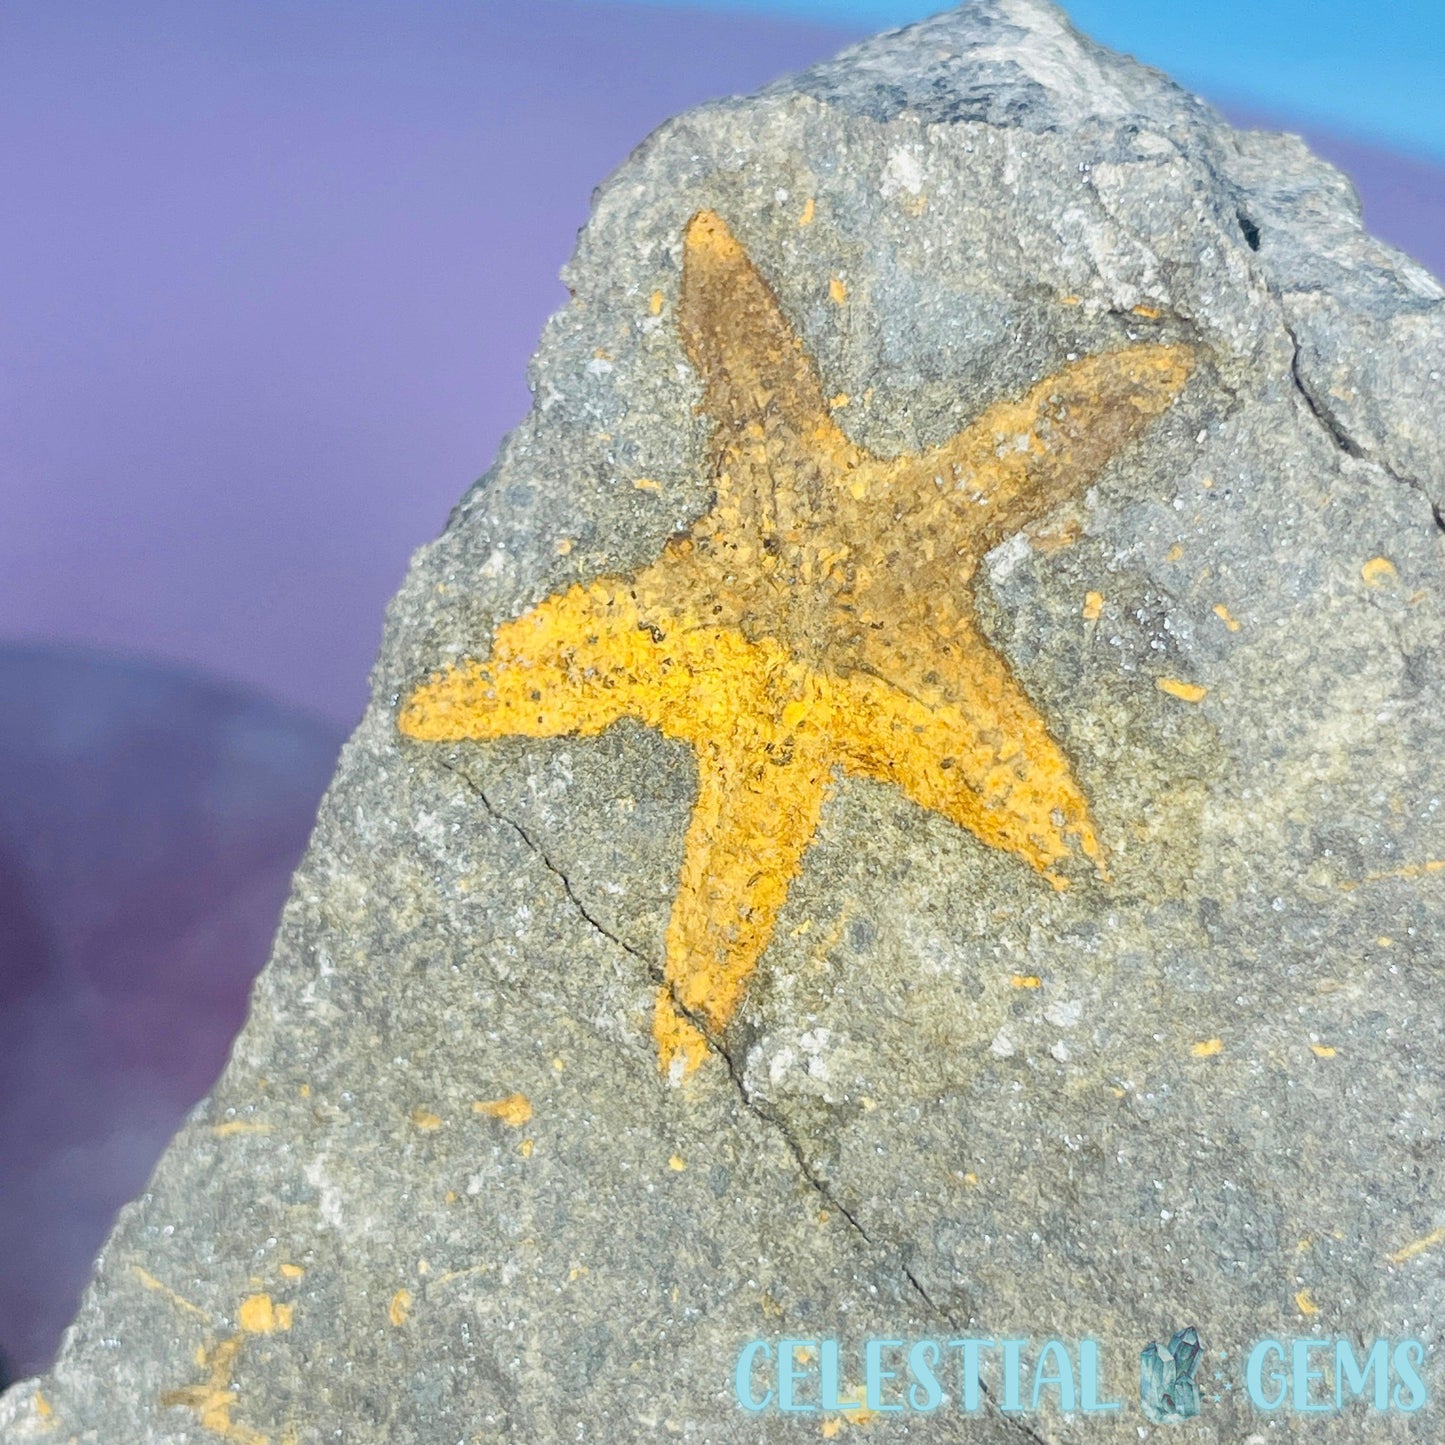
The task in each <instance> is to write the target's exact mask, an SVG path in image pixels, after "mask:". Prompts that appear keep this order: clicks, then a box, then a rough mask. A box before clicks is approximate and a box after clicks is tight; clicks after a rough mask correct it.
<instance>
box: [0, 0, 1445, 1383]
mask: <svg viewBox="0 0 1445 1445" xmlns="http://www.w3.org/2000/svg"><path fill="white" fill-rule="evenodd" d="M851 38H853V37H852V36H850V35H848V34H846V33H844V32H840V31H830V30H825V29H822V28H817V27H810V26H806V25H802V24H794V23H787V22H783V21H776V20H769V19H766V18H763V17H760V16H747V15H742V14H736V13H734V14H731V15H726V16H724V15H715V14H709V13H706V12H704V11H686V10H668V9H656V8H651V7H629V6H623V5H585V4H580V3H575V4H573V3H568V4H563V3H536V0H532V3H525V0H492V3H485V4H483V3H478V0H416V3H410V4H406V5H398V4H396V3H394V0H386V3H378V0H351V3H348V4H347V5H345V6H344V7H341V6H339V5H337V4H334V3H314V4H304V5H303V4H301V3H299V0H248V3H247V4H246V5H244V6H229V7H228V6H220V5H197V4H195V3H194V0H171V3H166V0H137V3H132V4H128V5H124V6H117V5H114V4H113V3H111V0H103V3H102V0H63V3H59V0H9V3H7V4H6V6H5V7H4V10H3V12H0V134H3V136H4V145H3V146H0V194H3V195H4V197H5V205H4V207H3V210H0V505H3V515H4V517H5V525H4V527H3V529H0V1241H3V1245H4V1247H3V1248H0V1354H4V1355H6V1356H8V1358H9V1360H10V1363H11V1365H12V1366H14V1367H15V1368H17V1369H18V1370H19V1371H20V1372H22V1373H24V1372H29V1371H32V1370H35V1369H38V1368H40V1367H42V1366H43V1365H44V1364H45V1363H46V1361H47V1360H48V1358H49V1357H50V1355H51V1353H52V1352H53V1350H54V1348H55V1346H56V1343H57V1341H58V1335H59V1331H60V1329H61V1328H62V1327H63V1325H64V1324H65V1323H66V1321H67V1320H68V1318H69V1316H70V1313H71V1312H72V1310H73V1308H74V1304H75V1300H76V1296H77V1294H78V1292H79V1289H80V1288H81V1286H82V1285H83V1283H84V1280H85V1277H86V1274H87V1273H88V1270H89V1263H90V1258H91V1256H92V1255H93V1253H94V1251H95V1249H96V1247H97V1246H98V1245H99V1243H100V1241H101V1240H102V1238H103V1237H104V1234H105V1231H106V1229H107V1227H108V1224H109V1221H110V1218H111V1216H112V1214H113V1212H114V1210H115V1208H116V1207H117V1205H118V1204H119V1203H120V1202H121V1201H123V1200H124V1199H126V1198H128V1197H130V1196H131V1195H133V1194H134V1193H136V1192H138V1191H139V1189H140V1188H141V1187H143V1184H144V1180H145V1177H146V1174H147V1173H148V1171H149V1169H150V1167H151V1165H152V1164H153V1162H154V1159H155V1157H156V1155H157V1153H158V1152H159V1149H160V1148H161V1146H162V1145H163V1143H164V1141H165V1139H166V1138H167V1137H168V1135H169V1134H170V1132H171V1131H172V1130H173V1129H174V1128H175V1126H176V1124H177V1123H178V1122H179V1120H180V1118H181V1116H182V1114H183V1113H184V1111H185V1109H186V1108H187V1107H189V1105H190V1104H191V1103H193V1102H194V1101H195V1100H196V1099H197V1098H198V1097H199V1096H200V1095H201V1094H202V1093H203V1092H204V1091H205V1089H206V1088H207V1087H208V1086H209V1084H210V1082H211V1081H212V1079H213V1078H214V1076H215V1074H216V1072H217V1070H218V1069H219V1067H220V1066H221V1063H222V1061H223V1060H224V1057H225V1051H226V1048H227V1046H228V1044H229V1041H230V1039H231V1037H232V1035H233V1033H234V1031H235V1029H236V1027H237V1026H238V1025H239V1023H240V1020H241V1018H242V1016H243V1013H244V1000H245V994H246V989H247V987H248V985H249V982H250V979H251V977H252V975H253V974H254V972H255V970H256V969H257V968H258V967H259V966H260V964H261V962H262V961H263V960H264V957H265V953H266V950H267V947H268V944H269V938H270V933H271V931H272V929H273V927H274V923H275V918H276V914H277V911H278V909H279V906H280V902H281V900H282V898H283V897H284V895H285V891H286V879H287V875H288V873H289V870H290V868H291V867H292V866H293V865H294V862H295V859H296V857H297V856H298V854H299V851H300V848H301V846H302V844H303V842H304V839H305V835H306V832H307V829H308V828H309V826H310V820H311V817H312V815H313V813H314V809H315V805H316V801H317V799H318V797H319V795H320V792H321V789H322V788H323V786H324V784H325V780H326V777H327V775H328V772H329V770H330V767H331V763H332V760H333V758H334V754H335V750H336V748H337V746H338V745H339V742H340V739H341V737H342V736H343V734H344V732H345V731H346V729H347V728H348V727H349V726H350V725H351V724H352V722H353V721H354V720H355V718H356V717H357V715H358V713H359V711H360V709H361V707H362V704H363V702H364V699H365V694H366V674H367V669H368V667H369V665H370V662H371V659H372V656H373V654H374V653H375V650H376V646H377V642H378V638H379V636H380V627H381V617H382V609H383V606H384V604H385V602H386V600H387V598H388V597H389V596H390V595H391V593H392V592H393V591H394V590H395V589H396V587H397V585H398V583H399V582H400V580H401V577H402V573H403V571H404V569H405V566H406V562H407V557H408V554H409V552H410V551H411V549H412V548H413V547H415V546H416V545H418V544H419V543H421V542H423V541H426V540H427V539H428V538H430V537H432V536H434V535H435V534H436V533H437V532H438V531H439V530H440V528H441V526H442V524H443V522H444V521H445V518H446V514H447V511H448V509H449V508H450V506H451V505H452V504H453V502H455V501H456V499H457V498H458V497H459V496H460V495H461V494H462V492H463V491H464V490H465V488H466V487H467V486H468V484H469V483H470V482H471V481H472V480H473V478H474V477H475V476H476V475H477V474H478V473H479V472H480V471H482V470H483V469H484V468H485V466H486V465H487V463H488V461H489V459H490V457H491V455H492V453H493V452H494V450H495V448H496V445H497V443H498V441H499V439H500V438H501V436H502V434H503V432H504V431H505V430H506V428H508V427H509V426H511V425H513V424H514V423H515V422H516V421H518V420H519V419H520V418H521V416H522V414H523V412H524V410H525V408H526V406H527V403H528V397H527V393H526V388H525V381H524V372H525V365H526V360H527V357H528V355H529V353H530V352H531V350H532V347H533V345H534V343H535V341H536V338H537V335H538V333H539V332H540V330H541V327H542V323H543V320H544V319H545V317H546V315H547V313H548V312H549V311H551V310H552V309H553V308H554V307H555V306H556V305H558V304H559V303H560V301H561V300H562V299H563V295H564V293H563V291H562V288H561V286H560V284H559V282H558V281H557V271H558V268H559V267H560V266H561V264H562V262H563V261H564V259H565V258H566V256H567V254H568V252H569V250H570V248H571V245H572V240H573V236H574V233H575V231H576V229H577V227H578V226H579V225H581V223H582V221H583V220H584V219H585V216H586V213H587V205H588V197H589V193H590V191H591V189H592V187H593V186H594V185H595V184H596V183H597V182H598V181H599V180H600V179H601V178H602V177H603V176H605V175H606V174H607V173H608V172H610V171H611V170H612V169H614V168H615V167H616V166H617V165H618V164H619V163H620V162H621V161H622V160H623V159H624V157H625V156H626V155H627V153H628V151H629V150H630V149H631V148H632V147H633V146H634V145H635V144H636V143H637V142H638V141H640V140H641V139H642V137H643V136H644V135H645V134H646V133H647V132H648V131H649V130H650V129H651V128H652V127H653V126H654V125H656V124H657V123H659V122H660V121H662V120H663V119H665V118H666V117H667V116H669V115H671V114H673V113H675V112H676V111H678V110H680V109H682V108H684V107H686V106H688V105H691V104H694V103H696V102H698V101H701V100H704V99H707V98H709V97H711V96H716V95H721V94H724V93H727V92H731V91H742V90H751V89H753V88H755V87H756V86H758V85H759V84H761V83H763V82H764V81H767V80H769V79H772V78H773V77H775V76H776V75H778V74H781V73H783V72H785V71H788V70H792V69H796V68H798V67H800V66H802V65H805V64H807V63H809V62H811V61H813V60H815V59H818V58H821V57H822V56H824V55H826V54H828V53H830V52H832V51H833V50H835V49H837V48H838V46H839V45H840V44H842V43H844V42H846V41H847V40H849V39H851ZM1253 119H1255V120H1256V121H1258V117H1254V118H1253ZM1263 123H1266V124H1276V125H1279V124H1284V125H1286V126H1287V121H1281V120H1280V118H1274V119H1273V120H1266V121H1264V122H1263ZM1309 139H1310V140H1311V141H1312V142H1313V143H1314V145H1315V146H1316V148H1317V149H1318V150H1319V151H1321V152H1322V153H1323V154H1325V155H1326V156H1328V157H1330V158H1331V159H1333V160H1335V161H1336V163H1337V164H1340V165H1342V166H1343V167H1344V168H1345V169H1346V170H1348V171H1349V172H1350V174H1351V175H1352V176H1353V177H1354V179H1355V181H1356V184H1357V185H1358V187H1359V189H1360V191H1361V193H1362V195H1363V198H1364V202H1365V208H1366V216H1367V219H1368V221H1369V223H1370V225H1371V226H1372V228H1373V229H1374V230H1375V231H1376V232H1378V233H1379V234H1381V235H1383V236H1385V237H1386V238H1387V239H1390V240H1392V241H1394V242H1395V243H1396V244H1397V245H1399V246H1401V247H1402V248H1403V249H1405V250H1406V251H1408V252H1410V253H1411V254H1412V255H1414V256H1415V257H1416V258H1417V259H1419V260H1421V261H1423V262H1425V263H1426V264H1427V265H1428V266H1430V267H1431V268H1432V269H1433V270H1435V272H1436V273H1437V274H1442V273H1445V171H1442V170H1440V169H1438V168H1436V167H1434V166H1432V165H1430V164H1428V163H1425V162H1422V161H1418V160H1410V159H1406V158H1403V157H1400V156H1397V155H1393V154H1391V153H1389V152H1387V151H1385V150H1381V149H1377V148H1373V147H1371V146H1369V145H1368V144H1364V143H1361V142H1359V141H1346V140H1342V139H1338V138H1335V137H1330V136H1324V135H1318V134H1313V133H1310V134H1309ZM144 658H150V659H157V661H143V660H138V659H144Z"/></svg>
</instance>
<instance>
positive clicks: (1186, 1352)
mask: <svg viewBox="0 0 1445 1445" xmlns="http://www.w3.org/2000/svg"><path fill="white" fill-rule="evenodd" d="M1201 1353H1202V1348H1201V1346H1200V1343H1199V1331H1198V1330H1196V1329H1195V1328H1194V1326H1193V1325H1190V1326H1189V1327H1188V1328H1187V1329H1182V1330H1176V1331H1175V1332H1174V1333H1173V1335H1171V1336H1170V1338H1169V1344H1168V1345H1167V1346H1166V1347H1165V1348H1164V1349H1162V1350H1161V1349H1160V1348H1159V1346H1158V1345H1157V1344H1156V1343H1155V1342H1154V1341H1153V1340H1151V1341H1150V1342H1149V1344H1148V1345H1147V1346H1145V1348H1144V1349H1143V1350H1142V1351H1141V1352H1140V1355H1139V1403H1140V1404H1141V1405H1142V1406H1143V1407H1144V1413H1145V1414H1146V1415H1147V1416H1148V1417H1149V1418H1150V1419H1151V1420H1152V1421H1153V1422H1154V1423H1155V1424H1156V1425H1177V1424H1178V1423H1179V1422H1180V1421H1181V1420H1192V1419H1193V1418H1194V1417H1195V1416H1196V1415H1198V1413H1199V1403H1200V1394H1199V1386H1198V1384H1196V1383H1195V1379H1194V1370H1195V1367H1196V1366H1197V1365H1198V1364H1199V1356H1200V1354H1201Z"/></svg>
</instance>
